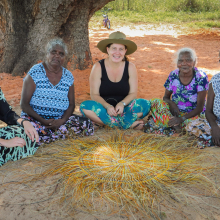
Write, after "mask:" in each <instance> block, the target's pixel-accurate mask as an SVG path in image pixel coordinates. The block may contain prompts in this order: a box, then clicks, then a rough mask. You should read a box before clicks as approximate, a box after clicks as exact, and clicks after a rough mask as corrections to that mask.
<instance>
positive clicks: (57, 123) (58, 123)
mask: <svg viewBox="0 0 220 220" xmlns="http://www.w3.org/2000/svg"><path fill="white" fill-rule="evenodd" d="M49 120H52V119H49ZM47 121H48V120H47ZM65 122H66V121H65V120H64V119H63V118H60V119H53V120H52V121H51V122H50V123H49V125H47V126H45V127H46V128H49V129H52V130H57V129H58V128H59V127H60V126H61V125H63V124H64V123H65Z"/></svg>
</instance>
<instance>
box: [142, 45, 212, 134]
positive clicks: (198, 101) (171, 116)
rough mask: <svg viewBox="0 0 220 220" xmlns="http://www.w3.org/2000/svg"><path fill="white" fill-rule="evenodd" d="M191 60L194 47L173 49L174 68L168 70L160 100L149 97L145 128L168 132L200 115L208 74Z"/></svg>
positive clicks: (193, 55)
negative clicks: (174, 54)
mask: <svg viewBox="0 0 220 220" xmlns="http://www.w3.org/2000/svg"><path fill="white" fill-rule="evenodd" d="M195 64H196V54H195V51H194V50H192V49H191V48H182V49H180V50H179V51H178V52H177V67H178V69H176V70H174V71H172V72H171V73H170V74H169V76H168V78H167V80H166V82H165V84H164V87H165V94H164V97H163V101H162V100H160V99H152V100H151V111H152V116H153V120H150V121H149V122H148V123H147V124H146V132H156V133H162V134H172V133H173V132H175V131H178V132H179V131H181V130H182V128H183V127H184V126H186V124H187V123H189V121H191V120H195V119H196V118H198V117H199V116H200V117H204V112H205V97H206V93H207V90H208V78H207V75H206V73H205V72H203V71H202V70H198V69H197V68H196V67H195ZM171 96H172V98H171ZM168 128H169V129H168ZM173 128H174V129H175V130H174V129H173Z"/></svg>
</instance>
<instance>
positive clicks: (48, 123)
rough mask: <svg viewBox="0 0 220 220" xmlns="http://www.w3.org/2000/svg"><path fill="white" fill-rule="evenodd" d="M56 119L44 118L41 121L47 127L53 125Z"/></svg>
mask: <svg viewBox="0 0 220 220" xmlns="http://www.w3.org/2000/svg"><path fill="white" fill-rule="evenodd" d="M54 120H55V119H54V118H51V119H44V120H43V121H42V122H41V124H42V125H44V126H45V127H46V126H51V125H52V123H53V121H54Z"/></svg>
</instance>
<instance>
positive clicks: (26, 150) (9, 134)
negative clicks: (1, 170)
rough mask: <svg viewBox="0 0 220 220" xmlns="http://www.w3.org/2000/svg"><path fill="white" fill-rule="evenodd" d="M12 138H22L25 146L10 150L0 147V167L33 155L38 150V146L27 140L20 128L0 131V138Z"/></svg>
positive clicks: (8, 127) (13, 126)
mask: <svg viewBox="0 0 220 220" xmlns="http://www.w3.org/2000/svg"><path fill="white" fill-rule="evenodd" d="M14 137H21V138H23V139H24V140H25V142H26V145H25V146H24V147H11V148H7V147H3V146H0V166H2V165H3V164H4V163H6V162H8V161H10V160H12V161H16V160H19V159H21V158H24V157H27V156H29V155H33V154H34V153H35V152H36V150H37V148H38V144H36V142H32V141H31V140H30V139H29V137H28V136H27V135H26V133H25V132H24V129H23V128H22V127H21V126H16V125H12V126H7V127H3V128H1V129H0V138H2V139H5V140H9V139H12V138H14Z"/></svg>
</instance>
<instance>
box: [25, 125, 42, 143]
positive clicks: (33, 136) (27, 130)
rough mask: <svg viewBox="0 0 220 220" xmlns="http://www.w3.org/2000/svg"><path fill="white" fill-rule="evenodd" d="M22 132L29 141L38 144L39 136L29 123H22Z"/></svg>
mask: <svg viewBox="0 0 220 220" xmlns="http://www.w3.org/2000/svg"><path fill="white" fill-rule="evenodd" d="M23 126H24V131H25V133H26V134H27V136H28V137H29V138H30V139H31V141H34V139H35V140H36V142H39V135H38V133H37V131H36V130H35V128H34V127H33V125H32V124H31V123H30V122H29V121H23Z"/></svg>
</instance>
